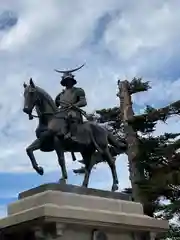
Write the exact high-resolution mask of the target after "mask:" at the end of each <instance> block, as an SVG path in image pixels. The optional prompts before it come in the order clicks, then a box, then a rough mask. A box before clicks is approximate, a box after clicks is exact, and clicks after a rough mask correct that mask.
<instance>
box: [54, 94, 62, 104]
mask: <svg viewBox="0 0 180 240" xmlns="http://www.w3.org/2000/svg"><path fill="white" fill-rule="evenodd" d="M60 95H61V93H60V94H58V95H57V97H56V98H55V104H56V107H59V106H60Z"/></svg>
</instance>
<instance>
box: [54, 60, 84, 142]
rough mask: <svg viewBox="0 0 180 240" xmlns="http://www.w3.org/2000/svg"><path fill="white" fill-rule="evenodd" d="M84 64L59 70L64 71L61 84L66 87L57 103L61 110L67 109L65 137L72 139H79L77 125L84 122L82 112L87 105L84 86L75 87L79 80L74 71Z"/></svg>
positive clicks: (57, 97) (56, 99)
mask: <svg viewBox="0 0 180 240" xmlns="http://www.w3.org/2000/svg"><path fill="white" fill-rule="evenodd" d="M83 66H84V64H83V65H82V66H80V67H78V68H76V69H73V70H69V71H59V70H55V71H56V72H58V73H63V76H62V80H61V82H60V83H61V85H62V86H63V87H65V89H64V90H63V91H62V92H60V93H59V94H58V95H57V96H56V98H55V103H56V106H57V107H58V108H59V111H63V109H64V111H66V118H65V120H66V126H65V128H64V133H63V135H64V139H72V140H73V141H77V139H76V137H75V134H76V129H77V125H78V124H81V123H83V117H82V113H81V109H80V108H82V107H85V106H86V105H87V101H86V96H85V92H84V90H83V89H82V88H78V87H75V85H76V84H77V81H76V80H75V78H74V75H73V74H72V72H75V71H77V70H79V69H80V68H82V67H83Z"/></svg>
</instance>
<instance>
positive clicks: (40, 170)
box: [26, 139, 44, 175]
mask: <svg viewBox="0 0 180 240" xmlns="http://www.w3.org/2000/svg"><path fill="white" fill-rule="evenodd" d="M40 146H41V143H40V141H39V139H36V140H35V141H34V142H33V143H32V144H31V145H29V146H28V147H27V148H26V152H27V155H28V157H29V158H30V160H31V164H32V166H33V168H34V169H35V170H36V172H37V173H38V174H40V175H43V174H44V170H43V168H42V167H40V166H38V164H37V162H36V159H35V157H34V154H33V152H34V151H36V150H39V149H40Z"/></svg>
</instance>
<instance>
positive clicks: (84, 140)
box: [23, 79, 125, 191]
mask: <svg viewBox="0 0 180 240" xmlns="http://www.w3.org/2000/svg"><path fill="white" fill-rule="evenodd" d="M34 108H35V109H36V112H37V117H38V118H39V125H38V127H37V129H36V136H37V139H36V140H35V141H34V142H33V143H32V144H31V145H30V146H28V147H27V148H26V152H27V155H28V156H29V158H30V160H31V163H32V166H33V168H34V169H35V170H36V171H37V173H38V174H40V175H43V173H44V170H43V168H42V167H41V166H38V164H37V162H36V159H35V157H34V154H33V152H34V151H35V150H41V151H53V150H55V151H56V154H57V156H58V161H59V165H60V167H61V172H62V178H61V180H62V181H64V182H66V180H67V171H66V165H65V159H64V152H66V151H67V152H73V153H74V152H80V153H81V155H82V157H83V160H84V163H85V168H86V172H85V176H84V180H83V183H82V186H83V187H88V183H89V177H90V173H91V169H92V168H91V159H92V156H93V154H95V152H97V151H98V152H100V153H101V155H102V156H103V157H104V159H105V160H106V162H107V163H108V165H109V167H110V169H111V173H112V178H113V184H112V188H111V191H116V190H118V183H119V181H118V177H117V171H116V166H115V163H114V160H113V157H112V156H111V154H110V152H109V147H108V146H109V145H108V144H111V145H113V146H114V147H116V148H124V147H125V145H124V143H120V142H118V141H117V140H116V139H115V137H114V136H113V135H112V134H111V133H110V132H109V131H108V130H107V129H105V128H103V127H102V126H100V125H98V124H96V123H93V122H91V121H85V122H83V123H81V124H79V125H78V127H77V130H76V131H77V134H76V136H77V139H78V142H76V141H75V142H73V140H69V139H64V138H62V136H60V135H58V132H55V133H54V134H52V135H47V136H48V137H46V139H45V140H43V142H42V141H41V139H42V136H43V134H44V133H47V132H48V131H49V129H50V128H49V126H50V124H51V122H52V119H53V118H54V117H56V118H57V119H58V123H59V124H58V127H59V128H60V129H61V127H64V124H65V119H64V114H62V111H61V109H58V108H57V107H56V105H55V102H54V100H53V99H52V98H51V96H50V95H49V94H48V93H47V92H46V91H45V90H43V89H42V88H40V87H38V86H36V85H35V84H34V82H33V80H32V79H30V81H29V84H25V83H24V108H23V111H24V112H25V113H26V114H28V115H29V118H30V119H32V111H33V109H34Z"/></svg>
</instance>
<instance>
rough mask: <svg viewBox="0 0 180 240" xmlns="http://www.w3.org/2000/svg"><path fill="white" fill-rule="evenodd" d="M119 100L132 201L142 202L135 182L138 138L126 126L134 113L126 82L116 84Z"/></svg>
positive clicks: (137, 179) (129, 127)
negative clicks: (126, 147)
mask: <svg viewBox="0 0 180 240" xmlns="http://www.w3.org/2000/svg"><path fill="white" fill-rule="evenodd" d="M118 87H119V93H118V96H119V98H120V110H121V113H120V115H121V116H120V118H121V119H122V120H123V124H124V132H125V135H126V141H127V144H128V151H127V155H128V161H129V175H130V181H131V185H132V195H133V200H134V201H138V202H142V199H141V194H140V190H139V187H138V185H137V183H136V182H137V181H139V179H140V173H139V171H138V168H137V154H138V138H137V134H136V132H135V131H134V130H133V128H132V126H131V125H130V124H128V120H130V119H132V118H133V117H134V111H133V108H132V100H131V94H130V91H129V88H130V85H129V82H128V81H127V80H125V81H119V82H118Z"/></svg>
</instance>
